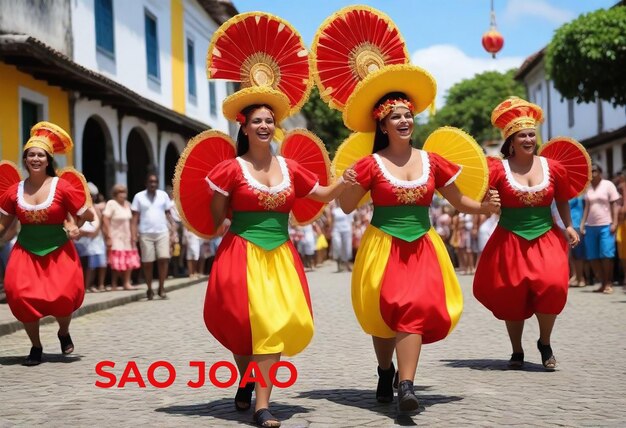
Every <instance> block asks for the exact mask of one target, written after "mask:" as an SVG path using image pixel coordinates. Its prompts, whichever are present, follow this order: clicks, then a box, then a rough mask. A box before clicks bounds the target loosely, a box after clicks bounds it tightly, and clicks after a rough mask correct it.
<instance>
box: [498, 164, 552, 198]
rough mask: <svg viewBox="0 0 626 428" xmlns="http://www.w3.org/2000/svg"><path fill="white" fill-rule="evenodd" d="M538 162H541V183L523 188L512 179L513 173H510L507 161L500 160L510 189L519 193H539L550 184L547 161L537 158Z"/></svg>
mask: <svg viewBox="0 0 626 428" xmlns="http://www.w3.org/2000/svg"><path fill="white" fill-rule="evenodd" d="M539 162H541V170H542V171H543V180H542V181H541V183H539V184H537V185H535V186H523V185H521V184H519V183H518V182H517V181H515V178H514V177H513V173H512V172H511V166H510V165H509V160H508V159H503V160H502V166H504V174H505V176H506V181H508V182H509V184H510V185H511V187H512V188H513V189H515V190H519V191H520V192H539V191H541V190H543V189H545V188H546V187H548V184H550V168H548V160H547V159H546V158H544V157H541V156H539Z"/></svg>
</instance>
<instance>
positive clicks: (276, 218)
mask: <svg viewBox="0 0 626 428" xmlns="http://www.w3.org/2000/svg"><path fill="white" fill-rule="evenodd" d="M288 223H289V214H287V213H277V212H272V211H269V212H263V211H233V219H232V223H231V225H230V231H231V232H233V233H234V234H236V235H239V236H241V237H242V238H244V239H245V240H247V241H250V242H252V243H253V244H255V245H258V246H259V247H261V248H263V249H265V250H273V249H274V248H276V247H278V246H280V245H282V244H284V243H285V242H287V241H288V240H289V232H288V231H287V225H288Z"/></svg>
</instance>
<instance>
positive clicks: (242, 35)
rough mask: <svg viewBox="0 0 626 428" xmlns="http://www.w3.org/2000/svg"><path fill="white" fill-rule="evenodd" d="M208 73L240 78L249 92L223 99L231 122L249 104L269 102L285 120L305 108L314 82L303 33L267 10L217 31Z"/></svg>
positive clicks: (215, 76) (246, 15)
mask: <svg viewBox="0 0 626 428" xmlns="http://www.w3.org/2000/svg"><path fill="white" fill-rule="evenodd" d="M207 75H208V77H209V79H225V80H230V81H235V82H241V86H242V88H243V90H244V91H245V92H244V91H238V92H236V93H235V94H233V95H231V96H229V97H227V98H226V99H225V100H224V115H225V116H226V117H227V118H228V119H230V120H235V119H236V115H237V113H239V112H240V111H241V110H242V108H244V107H246V106H248V105H251V104H270V106H271V107H272V109H273V110H274V114H275V115H276V121H277V122H280V121H281V120H282V119H284V118H285V117H287V116H289V115H291V114H294V113H296V112H297V111H299V110H300V108H301V107H302V105H303V104H304V102H305V101H306V99H307V97H308V96H309V92H310V91H311V87H312V86H313V81H312V79H311V77H310V68H309V53H308V50H307V49H306V47H305V45H304V43H303V41H302V38H301V37H300V34H299V33H298V32H297V31H296V30H295V29H294V28H293V27H292V26H291V25H290V24H289V23H288V22H287V21H285V20H283V19H280V18H278V17H276V16H273V15H271V14H269V13H264V12H249V13H242V14H239V15H236V16H234V17H233V18H231V19H229V20H228V21H226V22H225V23H224V24H222V26H221V27H220V28H218V29H217V31H216V32H215V34H214V35H213V38H212V39H211V44H210V45H209V51H208V55H207ZM281 95H282V96H283V97H285V98H284V99H283V98H282V97H281ZM285 101H286V105H285Z"/></svg>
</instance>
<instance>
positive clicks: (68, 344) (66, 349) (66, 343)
mask: <svg viewBox="0 0 626 428" xmlns="http://www.w3.org/2000/svg"><path fill="white" fill-rule="evenodd" d="M57 337H58V338H59V342H61V352H63V354H65V355H67V354H71V353H72V352H74V343H73V342H72V338H71V336H70V334H69V333H67V334H66V335H65V336H61V335H60V334H58V333H57Z"/></svg>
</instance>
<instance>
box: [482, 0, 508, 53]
mask: <svg viewBox="0 0 626 428" xmlns="http://www.w3.org/2000/svg"><path fill="white" fill-rule="evenodd" d="M482 42H483V48H485V50H486V51H487V52H489V53H490V54H491V57H492V58H494V59H495V57H496V54H497V53H498V52H500V50H501V49H502V46H504V37H502V34H500V32H499V31H498V29H497V27H496V13H495V12H494V10H493V0H491V23H490V26H489V31H487V32H485V34H483V39H482Z"/></svg>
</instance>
